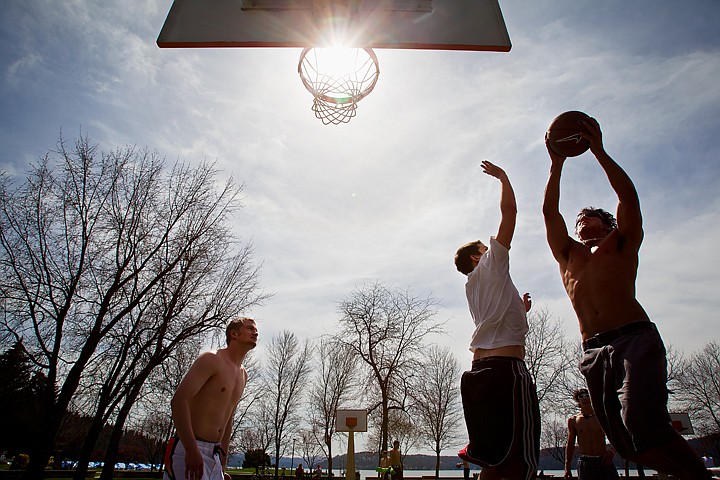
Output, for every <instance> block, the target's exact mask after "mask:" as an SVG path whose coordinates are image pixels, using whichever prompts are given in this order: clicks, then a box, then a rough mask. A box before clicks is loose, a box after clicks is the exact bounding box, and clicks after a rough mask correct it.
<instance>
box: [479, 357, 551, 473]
mask: <svg viewBox="0 0 720 480" xmlns="http://www.w3.org/2000/svg"><path fill="white" fill-rule="evenodd" d="M512 375H513V377H514V379H515V382H514V387H513V400H512V402H513V408H512V415H513V423H512V424H513V440H512V444H511V446H510V450H509V452H508V454H507V457H506V459H505V460H504V461H503V462H502V463H501V464H499V465H497V466H495V467H492V468H490V469H488V470H489V471H488V473H487V477H482V476H481V477H480V478H481V479H482V480H484V478H488V479H500V478H510V479H513V480H531V479H535V478H536V476H537V466H538V457H539V451H540V410H539V407H538V400H537V393H536V391H535V384H534V383H533V381H532V376H531V375H530V372H528V370H527V367H526V366H525V363H524V362H522V361H516V362H513V369H512ZM485 470H486V469H483V471H485Z"/></svg>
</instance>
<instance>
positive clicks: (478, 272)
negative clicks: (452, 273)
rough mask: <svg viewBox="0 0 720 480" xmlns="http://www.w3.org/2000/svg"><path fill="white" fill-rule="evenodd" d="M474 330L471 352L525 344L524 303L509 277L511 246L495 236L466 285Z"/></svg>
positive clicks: (526, 324)
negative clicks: (505, 244) (502, 243)
mask: <svg viewBox="0 0 720 480" xmlns="http://www.w3.org/2000/svg"><path fill="white" fill-rule="evenodd" d="M465 294H466V295H467V300H468V306H469V307H470V314H471V315H472V317H473V321H474V322H475V332H474V333H473V337H472V341H471V342H470V351H471V352H474V351H475V350H476V349H478V348H483V349H489V348H499V347H506V346H509V345H522V346H525V334H526V333H527V331H528V323H527V316H526V314H525V305H524V304H523V301H522V298H520V294H519V293H518V290H517V288H516V287H515V285H514V284H513V282H512V279H511V278H510V256H509V252H508V249H507V248H505V247H504V246H503V245H501V244H500V243H499V242H498V241H497V240H495V237H491V238H490V245H489V247H488V250H487V251H486V252H485V253H484V254H483V256H482V258H481V259H480V262H479V263H478V264H477V266H476V267H475V270H473V271H472V272H470V273H469V274H468V280H467V283H466V284H465Z"/></svg>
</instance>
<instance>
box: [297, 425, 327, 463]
mask: <svg viewBox="0 0 720 480" xmlns="http://www.w3.org/2000/svg"><path fill="white" fill-rule="evenodd" d="M298 440H300V442H299V443H298V445H297V447H296V449H297V452H298V453H299V454H300V457H301V458H302V459H303V460H305V465H307V466H308V471H310V472H312V469H313V468H314V467H315V466H317V464H318V461H319V460H320V459H321V458H322V457H323V456H324V451H323V449H322V445H321V444H319V443H318V441H317V439H316V438H315V435H314V433H313V431H312V430H300V431H299V432H298Z"/></svg>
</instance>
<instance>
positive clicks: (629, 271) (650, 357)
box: [543, 118, 710, 480]
mask: <svg viewBox="0 0 720 480" xmlns="http://www.w3.org/2000/svg"><path fill="white" fill-rule="evenodd" d="M582 123H583V126H584V127H585V128H586V129H587V133H582V134H581V135H582V137H583V138H585V139H587V140H588V141H589V142H590V151H591V152H592V153H593V155H595V158H596V159H597V161H598V163H599V164H600V167H601V168H602V170H603V171H604V172H605V175H606V176H607V179H608V181H609V183H610V186H611V187H612V189H613V190H614V191H615V193H616V194H617V197H618V205H617V220H616V219H615V217H613V216H612V214H610V213H608V212H606V211H605V210H602V209H597V208H592V207H588V208H585V209H583V210H582V211H581V212H580V213H579V214H578V216H577V220H576V221H575V233H576V235H577V237H578V239H579V241H577V240H574V239H572V238H571V237H570V236H569V235H568V230H567V227H566V225H565V220H564V219H563V217H562V215H561V214H560V211H559V203H560V175H561V173H562V169H563V166H564V164H565V157H562V156H560V155H558V154H557V153H555V152H554V151H553V150H552V149H551V148H550V146H549V143H548V139H547V138H546V140H545V143H546V146H547V151H548V154H549V155H550V160H551V165H550V176H549V178H548V181H547V186H546V188H545V199H544V202H543V215H544V217H545V228H546V230H547V240H548V243H549V244H550V250H551V251H552V254H553V256H554V257H555V260H557V262H558V264H559V266H560V276H561V278H562V281H563V284H564V286H565V290H566V291H567V294H568V296H569V297H570V302H571V303H572V306H573V308H574V309H575V313H576V315H577V317H578V322H579V324H580V334H581V336H582V340H583V351H584V356H583V359H582V362H581V364H580V370H581V372H582V373H583V375H584V376H585V379H586V381H587V385H588V389H589V391H590V400H591V402H592V405H593V407H594V408H595V412H596V415H597V419H598V421H599V422H600V425H601V426H602V428H603V430H604V431H605V433H606V434H607V437H608V439H609V440H610V443H611V444H612V446H613V447H614V448H615V450H616V451H617V452H618V453H619V454H620V455H621V456H622V457H623V458H628V459H630V460H632V461H633V462H636V463H640V464H642V465H645V466H648V467H650V468H653V469H655V470H657V471H659V472H663V473H668V474H672V475H676V476H678V477H680V479H683V480H691V479H692V480H699V479H703V478H710V474H709V473H708V471H707V470H706V469H705V467H704V465H703V463H702V460H700V457H699V456H698V454H697V453H696V452H695V451H694V450H693V449H692V447H690V445H689V444H688V443H687V441H685V439H683V438H682V437H681V436H680V434H678V433H677V432H676V431H675V429H674V428H673V427H672V425H671V423H670V415H669V414H668V410H667V402H668V390H667V385H666V383H667V364H666V355H665V347H664V345H663V342H662V339H661V338H660V334H659V333H658V331H657V328H656V327H655V324H653V323H652V322H650V320H649V318H648V315H647V313H645V310H644V309H643V307H642V306H641V305H640V303H639V302H638V301H637V299H636V298H635V278H636V277H637V269H638V252H639V250H640V244H641V243H642V240H643V228H642V215H641V213H640V200H639V199H638V194H637V191H636V190H635V186H634V185H633V182H632V180H630V177H629V176H628V175H627V174H626V173H625V171H624V170H623V169H622V168H621V167H620V166H619V165H618V164H617V163H615V161H614V160H613V159H612V158H610V155H608V154H607V152H606V151H605V148H604V147H603V138H602V132H601V130H600V125H599V124H598V122H597V120H595V119H594V118H590V119H589V120H588V121H583V122H582Z"/></svg>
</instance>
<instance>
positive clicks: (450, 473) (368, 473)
mask: <svg viewBox="0 0 720 480" xmlns="http://www.w3.org/2000/svg"><path fill="white" fill-rule="evenodd" d="M359 472H360V480H365V479H366V478H368V477H377V472H376V471H375V470H359ZM473 473H480V469H479V468H472V469H470V478H471V479H472V474H473ZM563 473H564V472H563V471H562V470H545V474H546V475H553V476H555V477H556V478H563ZM618 473H619V474H621V475H624V474H625V470H623V469H618ZM654 473H655V470H650V469H645V475H647V476H648V477H651V476H652V475H653V474H654ZM338 474H339V471H338ZM428 475H432V476H434V475H435V470H405V471H404V476H405V477H422V476H428ZM573 475H574V476H576V475H577V471H576V470H573ZM630 475H631V476H632V475H635V476H637V470H634V469H632V468H631V469H630ZM440 478H460V479H462V478H463V470H462V468H455V469H452V470H440ZM575 478H577V476H576V477H575Z"/></svg>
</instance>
